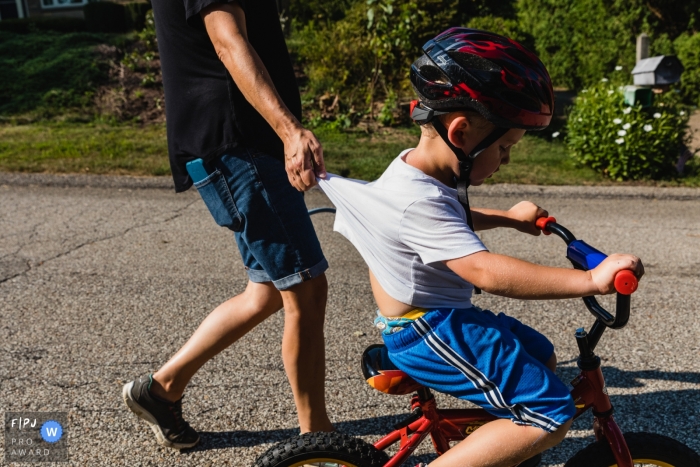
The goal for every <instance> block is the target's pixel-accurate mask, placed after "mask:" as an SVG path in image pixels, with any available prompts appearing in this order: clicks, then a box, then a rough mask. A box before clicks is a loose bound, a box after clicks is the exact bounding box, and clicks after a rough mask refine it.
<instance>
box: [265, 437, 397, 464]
mask: <svg viewBox="0 0 700 467" xmlns="http://www.w3.org/2000/svg"><path fill="white" fill-rule="evenodd" d="M387 462H389V456H387V454H386V453H385V452H384V451H380V450H378V449H377V448H375V447H374V446H372V445H371V444H369V443H366V442H364V441H362V440H361V439H357V438H353V437H352V436H348V435H344V434H342V433H336V432H332V433H324V432H318V433H305V434H303V435H300V436H294V437H292V438H289V439H285V440H284V441H281V442H279V443H277V444H275V445H274V446H272V447H271V448H270V449H268V450H267V451H266V452H265V453H264V454H263V455H261V456H260V457H258V459H257V460H256V461H255V467H301V466H306V465H313V466H319V467H336V466H337V467H341V466H345V467H382V466H383V465H384V464H386V463H387Z"/></svg>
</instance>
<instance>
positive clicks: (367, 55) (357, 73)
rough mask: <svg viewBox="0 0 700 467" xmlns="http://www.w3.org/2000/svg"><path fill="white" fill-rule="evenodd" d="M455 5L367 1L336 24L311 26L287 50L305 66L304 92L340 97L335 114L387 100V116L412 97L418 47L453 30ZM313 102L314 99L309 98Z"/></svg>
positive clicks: (453, 1)
mask: <svg viewBox="0 0 700 467" xmlns="http://www.w3.org/2000/svg"><path fill="white" fill-rule="evenodd" d="M456 6H457V0H416V1H411V2H404V1H399V0H367V1H362V2H356V3H354V4H353V6H352V7H351V8H350V9H349V10H347V11H346V15H345V17H344V18H343V19H341V20H339V21H337V22H335V23H328V24H325V23H317V22H315V21H310V22H309V23H308V24H306V25H305V26H304V27H302V28H300V29H297V30H295V31H294V32H293V33H292V37H291V40H290V42H289V43H290V47H291V49H292V51H293V52H294V53H296V54H297V56H298V58H299V59H300V61H301V62H302V64H303V65H304V67H305V71H306V73H307V75H308V78H309V82H308V89H307V92H308V93H309V94H311V95H313V96H314V97H315V96H321V95H326V94H333V95H338V96H339V103H340V105H338V106H334V107H335V111H336V112H340V113H347V112H350V113H354V112H355V113H356V112H360V113H361V112H364V111H367V112H369V113H374V111H375V108H374V107H375V105H374V104H375V103H376V102H381V101H383V100H385V99H387V97H391V98H390V99H389V100H390V102H389V104H390V107H394V108H389V107H387V106H385V107H386V109H384V110H383V112H382V121H383V122H385V123H390V122H393V121H394V119H393V118H391V117H390V115H391V114H392V113H393V112H394V110H396V109H395V106H396V104H397V103H398V102H399V101H401V99H402V98H404V97H406V96H407V95H410V94H411V86H410V82H409V80H408V71H409V67H410V64H411V63H412V62H413V60H415V59H416V58H417V57H418V56H419V55H420V53H421V46H422V45H423V43H424V42H425V41H426V40H427V39H429V38H431V37H433V36H435V35H436V34H437V33H438V32H440V31H442V30H444V29H445V28H447V27H448V26H450V25H452V21H453V20H454V18H455V15H456V14H457V8H456ZM313 101H314V102H315V98H314V99H313Z"/></svg>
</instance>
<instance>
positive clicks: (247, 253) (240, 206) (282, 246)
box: [195, 148, 328, 290]
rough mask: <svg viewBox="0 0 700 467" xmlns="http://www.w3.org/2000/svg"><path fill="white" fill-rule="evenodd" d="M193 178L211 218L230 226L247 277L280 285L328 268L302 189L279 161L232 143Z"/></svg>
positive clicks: (284, 287) (314, 274) (281, 286)
mask: <svg viewBox="0 0 700 467" xmlns="http://www.w3.org/2000/svg"><path fill="white" fill-rule="evenodd" d="M207 167H208V172H209V173H210V175H209V176H208V177H207V178H205V179H204V180H202V181H200V182H197V183H195V187H196V188H197V190H198V191H199V194H200V195H201V196H202V199H203V200H204V203H205V204H206V205H207V207H208V208H209V211H210V212H211V214H212V216H213V217H214V220H215V221H216V223H217V224H219V225H220V226H223V227H227V228H229V229H231V230H232V231H233V232H234V235H235V237H236V243H237V244H238V249H239V251H240V252H241V257H242V258H243V264H244V266H245V268H246V270H247V272H248V277H249V279H250V280H251V281H252V282H270V281H271V282H272V283H273V284H274V285H275V287H276V288H277V289H278V290H286V289H289V288H290V287H293V286H294V285H297V284H299V283H301V282H304V281H307V280H310V279H313V278H314V277H317V276H319V275H321V274H323V272H324V271H325V270H326V269H328V262H327V261H326V258H325V257H324V256H323V251H321V245H320V243H319V241H318V237H316V231H315V230H314V226H313V224H312V223H311V218H310V217H309V213H308V211H307V208H306V204H305V203H304V195H303V193H301V192H299V191H297V190H296V189H295V188H294V187H292V185H290V183H289V179H288V178H287V172H286V171H285V169H284V163H282V162H281V161H279V160H277V159H275V158H273V157H271V156H269V155H267V154H265V153H262V152H259V151H256V150H253V149H248V148H237V149H234V150H233V151H231V152H230V153H228V154H225V155H223V156H221V157H220V158H217V159H214V160H212V161H209V162H208V163H207Z"/></svg>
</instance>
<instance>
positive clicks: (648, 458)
mask: <svg viewBox="0 0 700 467" xmlns="http://www.w3.org/2000/svg"><path fill="white" fill-rule="evenodd" d="M625 441H626V442H627V447H628V448H629V450H630V454H632V460H633V462H634V465H635V467H637V466H644V467H646V466H657V467H700V456H698V454H697V453H696V452H695V451H693V450H692V449H690V448H689V447H688V446H686V445H685V444H683V443H681V442H679V441H676V440H675V439H672V438H669V437H667V436H663V435H657V434H653V433H625ZM615 466H617V461H616V460H615V457H614V456H613V453H612V451H611V449H610V446H609V445H608V442H607V441H606V440H601V441H597V442H595V443H593V444H590V445H588V446H586V447H585V448H583V449H581V450H580V451H579V452H577V453H576V454H575V455H574V456H573V457H572V458H571V459H569V461H568V462H567V463H566V465H565V466H564V467H615Z"/></svg>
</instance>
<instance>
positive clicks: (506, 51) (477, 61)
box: [411, 28, 554, 130]
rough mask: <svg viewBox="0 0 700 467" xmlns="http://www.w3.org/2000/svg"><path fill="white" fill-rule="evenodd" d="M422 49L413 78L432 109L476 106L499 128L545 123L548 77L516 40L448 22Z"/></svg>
mask: <svg viewBox="0 0 700 467" xmlns="http://www.w3.org/2000/svg"><path fill="white" fill-rule="evenodd" d="M423 52H424V54H423V55H422V56H421V57H420V58H419V59H418V60H416V61H415V62H414V63H413V65H411V84H412V85H413V88H414V89H415V91H416V93H417V94H418V96H419V98H420V103H421V104H422V105H423V106H425V107H427V108H428V109H429V110H434V111H437V112H435V115H438V114H441V113H447V111H450V112H451V111H456V110H475V111H477V112H478V113H480V114H481V115H482V116H483V117H484V118H486V119H487V120H489V121H490V122H491V123H493V124H494V125H496V127H499V128H522V129H526V130H542V129H544V128H546V127H547V125H549V122H550V121H551V119H552V114H553V111H554V93H553V91H552V81H551V79H550V78H549V74H548V73H547V69H546V68H545V66H544V64H542V62H541V61H540V59H539V58H537V56H536V55H535V54H533V53H532V52H530V51H529V50H527V49H526V48H525V47H523V46H522V45H520V44H519V43H518V42H516V41H514V40H512V39H508V38H507V37H504V36H500V35H498V34H494V33H492V32H487V31H480V30H478V29H468V28H450V29H448V30H447V31H445V32H443V33H442V34H440V35H438V36H437V37H435V38H434V39H432V40H430V41H428V42H427V43H426V44H425V45H424V46H423ZM423 115H424V116H425V113H423ZM432 116H433V112H430V115H429V117H428V120H423V121H422V122H421V121H420V120H418V119H417V121H418V122H419V123H425V122H427V121H429V120H430V118H432Z"/></svg>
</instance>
